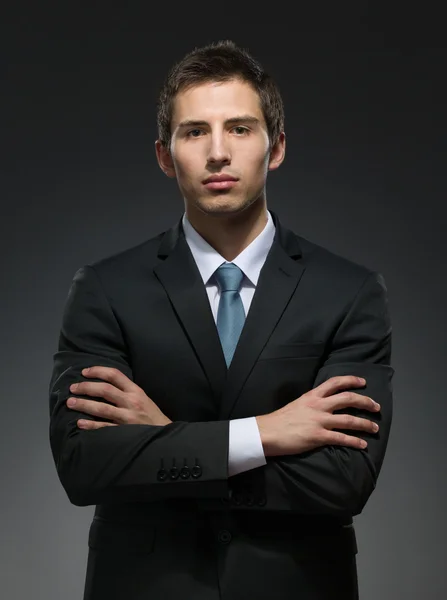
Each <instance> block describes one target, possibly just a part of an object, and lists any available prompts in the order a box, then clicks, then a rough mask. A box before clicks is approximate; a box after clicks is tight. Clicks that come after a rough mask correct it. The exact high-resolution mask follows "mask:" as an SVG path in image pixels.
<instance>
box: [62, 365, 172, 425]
mask: <svg viewBox="0 0 447 600" xmlns="http://www.w3.org/2000/svg"><path fill="white" fill-rule="evenodd" d="M82 375H84V377H95V378H96V379H102V380H103V381H81V382H80V383H73V384H72V385H71V386H70V392H73V393H74V394H85V395H87V396H95V397H96V396H98V397H99V398H103V399H104V400H107V401H109V402H112V403H113V405H114V406H111V405H110V404H106V403H105V402H98V401H96V400H87V399H86V398H85V399H84V398H72V397H70V398H68V399H67V406H68V408H72V409H74V410H76V411H79V412H83V413H87V414H88V415H92V416H94V417H102V418H104V419H108V420H109V421H111V423H105V422H101V421H91V420H84V419H79V420H78V422H77V425H78V427H80V428H81V429H100V428H101V427H116V426H117V425H129V424H131V425H168V424H169V423H172V421H171V420H170V419H169V418H168V417H167V416H166V415H165V414H164V413H163V412H162V411H161V410H160V409H159V408H158V406H157V405H156V404H155V402H154V401H153V400H152V399H151V398H149V396H147V395H146V394H145V392H144V391H143V390H142V389H141V388H140V387H139V386H138V385H137V384H136V383H134V382H133V381H131V380H130V379H129V378H128V377H127V376H126V375H124V373H122V372H121V371H119V370H118V369H113V368H111V367H100V366H95V367H89V368H87V369H83V371H82Z"/></svg>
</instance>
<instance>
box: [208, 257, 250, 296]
mask: <svg viewBox="0 0 447 600" xmlns="http://www.w3.org/2000/svg"><path fill="white" fill-rule="evenodd" d="M215 275H216V279H217V281H218V283H219V287H220V289H221V291H222V292H230V291H233V292H237V291H239V288H240V285H241V283H242V278H243V277H244V274H243V272H242V271H241V270H240V269H239V267H238V266H237V265H235V264H233V263H224V264H223V265H220V267H219V268H218V269H216V272H215Z"/></svg>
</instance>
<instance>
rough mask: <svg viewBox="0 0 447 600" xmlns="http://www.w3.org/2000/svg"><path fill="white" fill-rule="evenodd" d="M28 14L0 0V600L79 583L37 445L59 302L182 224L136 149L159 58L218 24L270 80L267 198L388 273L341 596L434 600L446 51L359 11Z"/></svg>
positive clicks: (51, 599) (67, 522)
mask: <svg viewBox="0 0 447 600" xmlns="http://www.w3.org/2000/svg"><path fill="white" fill-rule="evenodd" d="M92 6H93V5H92ZM39 7H40V8H39V10H38V7H34V12H33V13H30V12H29V10H28V9H27V10H25V9H24V10H23V11H20V10H16V11H15V12H16V14H15V15H14V19H13V21H12V23H13V26H11V28H9V27H7V28H6V29H7V31H6V36H3V37H2V45H3V48H4V50H5V52H4V53H3V57H6V60H4V61H3V62H2V67H3V68H2V80H3V84H4V85H3V84H2V92H1V93H2V103H3V109H2V116H1V120H2V123H3V126H2V134H1V135H2V141H3V144H2V145H3V146H4V152H3V153H2V161H1V162H2V167H1V171H2V183H1V188H2V189H1V196H2V203H1V216H2V219H1V244H2V253H1V256H2V264H1V266H2V272H1V281H2V283H1V290H2V292H1V311H0V314H1V320H2V323H1V332H2V339H3V344H2V348H3V350H2V361H1V364H2V369H3V373H2V404H1V416H2V420H1V425H2V434H1V436H0V444H1V446H0V447H1V463H2V464H1V473H2V478H1V488H2V493H1V495H0V515H1V520H2V523H1V532H2V533H1V536H2V544H1V546H0V571H1V580H2V589H3V590H6V595H5V598H8V600H16V599H17V600H18V599H23V598H28V597H33V598H34V599H35V600H40V599H42V600H59V599H60V598H64V600H79V599H80V598H81V597H82V590H83V583H84V576H85V566H86V557H87V535H88V527H89V524H90V520H91V517H92V514H93V507H87V508H78V507H75V506H72V505H71V504H70V503H69V501H68V499H67V497H66V495H65V493H64V491H63V489H62V486H61V485H60V483H59V481H58V479H57V474H56V470H55V466H54V464H53V462H52V456H51V452H50V447H49V438H48V424H49V410H48V384H49V379H50V376H51V370H52V355H53V353H54V352H55V351H56V349H57V339H58V335H59V328H60V324H61V316H62V310H63V306H64V303H65V300H66V297H67V293H68V288H69V286H70V283H71V279H72V277H73V275H74V273H75V271H76V270H77V269H78V268H79V267H81V266H82V265H84V264H86V263H89V262H93V261H95V260H97V259H99V258H102V257H104V256H107V255H109V254H112V253H115V252H118V251H120V250H124V249H125V248H128V247H130V246H133V245H136V244H138V243H140V242H142V241H143V240H145V239H147V238H149V237H152V236H154V235H156V234H157V233H159V232H160V231H163V230H165V229H166V228H168V227H170V226H171V225H172V224H174V222H176V221H177V220H178V219H179V218H180V217H181V215H182V213H183V200H182V198H181V196H180V193H179V191H178V188H177V187H176V182H175V181H172V180H169V179H168V178H167V177H165V176H164V175H163V173H162V172H161V170H160V169H159V167H158V164H157V162H156V158H155V150H154V142H155V139H156V136H157V130H156V121H155V110H156V99H157V93H158V89H159V86H160V84H161V82H162V80H163V78H164V76H165V74H166V72H167V70H168V68H169V67H170V66H171V64H172V63H173V61H176V60H178V59H180V58H181V57H182V56H183V54H185V53H186V52H188V51H189V50H191V49H192V48H193V47H194V46H198V45H202V44H205V43H208V42H211V41H215V40H218V39H224V38H230V39H233V40H234V41H235V42H237V43H238V44H240V45H242V46H244V47H247V48H248V49H249V50H250V51H251V52H252V54H253V55H254V56H255V57H256V58H257V59H259V60H260V61H261V63H263V65H264V66H265V67H266V69H267V70H268V71H270V72H271V73H272V74H273V75H274V76H275V78H276V79H277V81H278V84H279V86H280V89H281V91H282V94H283V98H284V103H285V112H286V125H285V130H286V135H287V153H286V159H285V162H284V163H283V165H282V166H281V167H280V169H279V170H278V171H275V172H272V173H271V174H270V175H269V179H268V188H267V195H268V206H269V208H271V209H272V210H275V211H276V212H277V213H278V214H279V217H280V218H281V220H282V221H283V223H284V224H286V225H287V226H288V227H289V228H291V229H293V230H294V231H295V232H297V233H299V234H300V235H302V236H304V237H306V238H308V239H310V240H312V241H314V242H317V243H319V244H322V245H324V246H326V247H327V248H329V249H331V250H333V251H335V252H338V253H340V254H342V255H344V256H346V257H348V258H350V259H352V260H355V261H357V262H360V263H362V264H365V265H367V266H368V267H370V268H372V269H376V270H378V271H380V272H381V273H382V274H383V276H384V277H385V281H386V283H387V286H388V293H389V302H390V310H391V316H392V323H393V336H394V337H393V340H394V341H393V366H394V368H395V369H396V373H395V376H394V380H393V383H394V398H395V399H394V421H393V427H392V431H391V437H390V441H389V446H388V451H387V455H386V458H385V462H384V466H383V469H382V472H381V475H380V477H379V481H378V485H377V488H376V490H375V491H374V493H373V495H372V496H371V499H370V500H369V502H368V504H367V506H366V508H365V510H364V511H363V513H362V514H361V515H360V516H358V517H356V518H355V523H356V531H357V538H358V545H359V554H358V569H359V585H360V597H361V598H362V600H375V599H376V598H381V599H382V600H398V599H399V600H400V599H405V600H411V599H414V600H420V599H421V598H424V600H438V599H440V598H442V597H447V583H446V577H445V565H446V544H445V539H446V535H447V531H446V521H445V514H444V511H445V506H446V505H447V484H446V476H445V473H446V466H445V465H446V442H445V439H446V433H445V427H446V424H447V410H446V406H447V404H446V397H445V396H446V395H445V383H444V381H445V367H446V356H447V351H446V350H447V348H446V340H445V332H446V316H445V313H446V306H447V293H446V290H447V287H446V281H445V275H446V268H445V266H446V254H447V253H446V250H445V245H444V231H445V224H446V209H445V198H446V194H445V192H446V188H445V185H444V184H445V170H446V169H445V164H446V152H445V148H446V129H445V117H444V113H445V106H446V105H445V98H444V97H443V95H442V92H443V86H444V80H445V72H446V66H447V61H446V57H447V52H446V49H445V47H443V45H442V44H440V43H439V38H434V37H433V38H432V39H430V38H427V36H421V35H420V33H419V34H417V33H415V32H414V31H413V32H410V33H411V35H410V34H409V33H408V32H405V30H404V29H403V28H402V29H399V28H397V29H391V30H388V31H386V30H384V29H382V30H380V27H379V26H378V25H377V24H376V26H368V25H367V24H366V23H364V22H363V21H362V19H360V21H359V22H358V23H357V24H356V25H355V26H354V27H346V28H345V29H343V28H342V25H343V23H341V21H343V20H342V19H340V24H338V23H336V22H334V24H333V28H332V29H330V30H327V31H325V32H323V31H319V32H315V31H314V32H309V31H305V30H303V29H304V27H301V30H300V28H299V27H298V28H297V27H294V26H289V27H288V28H287V27H286V28H285V27H284V25H283V24H282V23H281V20H280V19H278V21H279V23H278V24H276V25H275V24H273V23H270V24H269V25H265V24H264V25H255V24H253V22H252V20H253V15H251V17H250V18H242V16H241V17H237V18H234V17H232V18H231V19H230V18H229V14H228V10H227V9H225V10H224V7H220V8H219V10H220V11H222V12H224V13H225V15H223V17H222V18H221V19H218V18H217V17H212V16H210V17H209V20H208V21H207V20H203V23H201V24H197V23H196V24H194V20H193V19H190V22H191V24H190V25H187V24H186V22H183V20H182V19H179V23H177V24H173V23H172V17H173V14H172V15H171V16H169V17H166V16H165V17H163V19H162V18H161V17H157V16H156V15H155V14H154V15H153V16H152V17H151V18H149V17H147V18H146V19H144V18H143V13H141V14H137V13H136V12H132V10H131V8H129V9H127V13H126V14H125V15H123V14H122V13H121V12H118V11H116V12H113V8H111V7H108V8H107V9H106V10H104V12H101V11H99V10H97V11H96V12H95V13H93V9H92V10H90V9H88V8H86V9H85V10H84V12H83V13H82V14H81V12H80V11H79V10H76V11H75V10H73V11H72V13H70V12H69V10H68V9H67V7H66V6H65V8H63V9H61V8H59V9H58V10H59V12H57V13H56V12H55V10H56V9H54V8H53V9H52V10H43V9H41V5H40V4H39ZM216 8H217V7H216ZM172 12H173V13H174V12H175V11H174V8H172ZM199 12H200V11H199ZM360 16H361V15H360ZM265 20H266V21H268V20H269V19H265ZM272 20H273V17H272ZM282 21H285V22H287V21H288V19H287V18H286V17H285V16H284V17H283V19H282ZM220 23H222V25H221V24H220ZM230 23H235V24H230ZM339 25H340V26H339ZM344 25H346V23H344ZM436 39H437V40H438V41H435V40H436ZM441 40H442V38H441ZM335 293H336V290H328V294H335ZM242 567H243V566H242ZM297 594H298V596H299V590H297Z"/></svg>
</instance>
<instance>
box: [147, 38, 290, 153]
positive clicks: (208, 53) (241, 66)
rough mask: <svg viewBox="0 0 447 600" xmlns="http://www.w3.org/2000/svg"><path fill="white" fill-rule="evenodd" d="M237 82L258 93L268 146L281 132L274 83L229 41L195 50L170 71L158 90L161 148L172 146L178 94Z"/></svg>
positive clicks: (279, 102) (281, 118)
mask: <svg viewBox="0 0 447 600" xmlns="http://www.w3.org/2000/svg"><path fill="white" fill-rule="evenodd" d="M231 79H240V80H241V81H245V82H247V83H249V84H250V85H251V86H252V88H253V89H254V90H255V91H256V92H257V93H258V95H259V99H260V102H261V108H262V111H263V114H264V119H265V122H266V124H267V131H268V134H269V139H270V144H271V146H273V145H274V144H275V143H276V142H277V141H278V137H279V134H280V133H281V131H283V129H284V107H283V102H282V98H281V94H280V92H279V89H278V86H277V84H276V83H275V81H274V80H273V79H272V77H270V75H269V74H267V73H266V72H265V71H264V69H263V68H262V66H261V65H260V64H259V62H257V61H256V60H255V59H254V58H253V57H252V56H251V55H250V54H249V53H248V51H247V50H246V49H243V48H239V47H238V46H237V45H236V44H235V43H234V42H233V41H231V40H221V41H219V42H213V43H211V44H208V45H207V46H203V47H201V48H195V49H194V50H192V51H191V52H189V53H188V54H186V56H185V57H184V58H183V59H182V60H180V61H179V62H178V63H176V64H175V65H174V66H173V67H172V68H171V70H170V71H169V73H168V75H167V77H166V79H165V81H164V83H163V86H162V88H161V91H160V94H159V98H158V106H157V126H158V138H159V140H160V142H161V143H162V145H163V146H165V147H166V148H169V146H170V143H171V120H172V110H173V100H174V98H175V96H176V94H178V92H180V91H184V90H186V89H188V88H191V87H193V86H195V85H200V84H201V83H206V82H211V81H220V82H224V81H229V80H231Z"/></svg>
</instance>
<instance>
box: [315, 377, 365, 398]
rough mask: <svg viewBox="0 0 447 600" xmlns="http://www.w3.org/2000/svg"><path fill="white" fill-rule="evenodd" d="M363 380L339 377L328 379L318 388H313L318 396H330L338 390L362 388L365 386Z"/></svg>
mask: <svg viewBox="0 0 447 600" xmlns="http://www.w3.org/2000/svg"><path fill="white" fill-rule="evenodd" d="M365 383H366V381H365V379H362V378H361V377H356V376H355V375H339V376H337V377H330V378H329V379H327V380H326V381H323V383H320V385H319V386H317V387H316V388H315V390H314V391H317V393H318V395H319V396H321V397H325V396H331V395H332V394H333V393H334V392H337V391H338V390H342V389H346V388H351V387H361V386H362V387H363V386H364V385H365Z"/></svg>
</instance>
